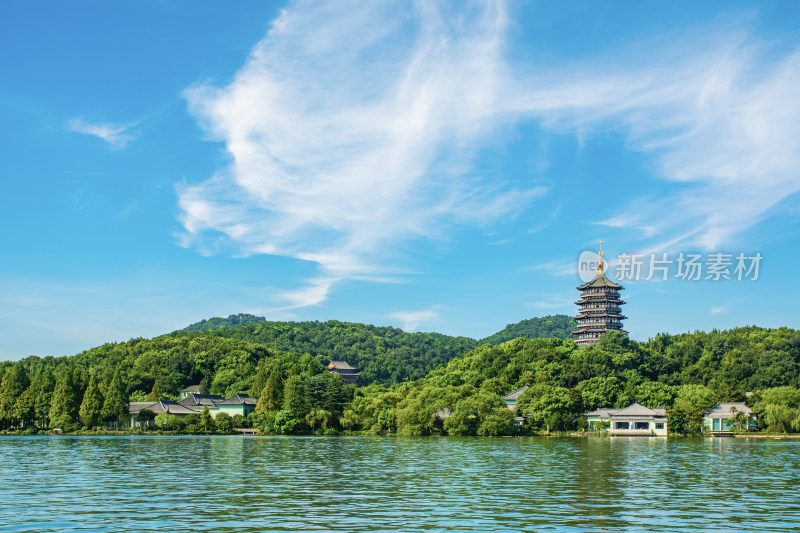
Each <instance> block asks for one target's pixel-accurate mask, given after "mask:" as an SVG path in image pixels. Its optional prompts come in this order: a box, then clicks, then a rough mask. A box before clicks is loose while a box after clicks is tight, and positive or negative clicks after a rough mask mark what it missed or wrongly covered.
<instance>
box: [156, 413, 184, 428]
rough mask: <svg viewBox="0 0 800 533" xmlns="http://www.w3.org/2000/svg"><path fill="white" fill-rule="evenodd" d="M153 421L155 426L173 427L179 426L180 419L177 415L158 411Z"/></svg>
mask: <svg viewBox="0 0 800 533" xmlns="http://www.w3.org/2000/svg"><path fill="white" fill-rule="evenodd" d="M153 421H154V422H155V425H156V427H158V428H161V429H173V428H175V427H177V426H180V422H179V421H180V419H179V418H178V417H177V416H175V415H171V414H169V413H158V414H157V415H156V417H155V418H154V419H153Z"/></svg>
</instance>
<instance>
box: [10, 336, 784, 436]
mask: <svg viewBox="0 0 800 533" xmlns="http://www.w3.org/2000/svg"><path fill="white" fill-rule="evenodd" d="M330 359H342V360H345V361H348V362H349V363H350V364H352V365H353V366H357V367H358V368H359V369H360V370H361V372H362V378H363V379H362V383H365V384H367V385H366V386H363V387H360V388H357V389H355V390H352V389H350V388H349V387H347V386H346V385H345V384H344V381H342V380H341V379H339V378H337V377H335V376H332V375H331V374H329V373H328V372H327V371H326V370H325V368H324V364H325V363H327V362H328V361H329V360H330ZM334 378H335V379H334ZM200 382H202V383H203V385H204V386H205V388H207V389H209V391H210V392H211V393H216V394H220V395H223V396H230V395H232V394H234V393H247V394H251V395H253V396H259V397H260V398H262V400H264V401H263V402H262V403H261V404H260V407H259V413H260V414H259V417H257V420H256V422H257V424H259V425H260V427H262V428H263V429H264V430H265V431H268V432H279V433H285V432H292V431H296V430H301V429H302V430H314V429H317V430H325V429H330V430H335V429H351V430H361V431H370V432H375V433H387V432H388V433H392V432H397V433H401V434H430V433H444V434H452V435H461V434H484V435H493V434H507V433H509V432H512V431H513V426H512V424H511V418H510V417H511V412H510V411H508V410H507V409H498V408H499V407H502V406H503V404H502V402H501V401H500V396H501V395H503V394H505V393H508V392H511V391H513V390H515V389H517V388H519V387H521V386H523V385H530V388H529V389H528V390H527V391H526V392H525V394H523V395H522V397H520V399H519V401H518V406H519V408H520V411H521V413H522V414H523V415H525V416H527V417H528V420H529V421H530V427H532V428H533V429H546V428H549V429H572V428H576V427H579V426H580V423H581V413H583V412H586V411H588V410H592V409H595V408H597V407H606V406H616V407H621V406H625V405H628V404H630V403H631V402H633V401H638V402H640V403H642V404H644V405H647V406H650V407H666V408H667V409H668V413H669V418H670V420H669V427H670V429H671V430H672V431H678V432H696V431H699V427H700V417H701V414H702V411H703V409H706V408H708V407H710V406H712V405H714V404H715V403H716V402H717V401H741V400H743V399H744V398H745V392H748V391H752V392H753V395H752V396H750V397H749V400H748V401H750V402H751V403H753V405H755V403H756V402H757V401H758V400H763V401H761V403H759V404H758V407H757V409H758V413H759V423H760V424H762V425H763V426H764V427H766V428H770V429H772V430H775V431H800V332H798V331H797V330H793V329H788V328H779V329H765V328H758V327H745V328H736V329H732V330H729V331H716V330H715V331H711V332H694V333H685V334H680V335H658V336H657V337H655V338H654V339H651V340H649V341H647V342H645V343H640V342H636V341H632V340H630V339H628V338H627V337H626V336H625V335H624V334H621V333H619V332H610V333H607V334H606V335H604V336H603V337H602V338H601V339H600V343H599V344H598V345H596V346H588V347H584V348H580V347H578V346H577V345H576V344H575V343H574V342H572V340H569V339H568V340H562V339H557V338H539V339H526V338H517V339H515V340H512V341H508V342H505V343H501V344H499V345H491V344H482V345H480V346H477V342H476V341H474V340H472V339H466V338H462V337H448V336H446V335H440V334H436V333H406V332H404V331H401V330H399V329H396V328H381V327H374V326H366V325H363V324H352V323H344V322H337V321H329V322H261V323H258V324H245V325H239V326H235V327H228V328H221V329H210V330H205V331H178V332H174V333H171V334H168V335H162V336H160V337H156V338H153V339H132V340H130V341H128V342H124V343H111V344H105V345H103V346H98V347H96V348H92V349H90V350H87V351H85V352H82V353H80V354H77V355H75V356H71V357H61V358H54V357H45V358H39V357H28V358H26V359H23V360H22V361H19V362H16V363H12V362H0V430H2V429H5V428H9V427H11V428H14V427H20V426H22V427H29V426H31V425H32V424H40V425H41V424H43V423H44V421H45V419H49V420H51V424H50V425H51V427H54V426H57V427H64V428H70V427H76V425H77V426H78V427H80V425H84V426H87V427H91V426H92V425H97V424H99V423H102V422H104V421H108V420H115V419H117V418H118V417H119V416H120V415H124V413H125V412H126V411H125V409H126V405H127V402H128V401H143V400H156V399H159V398H169V397H174V395H175V394H177V392H178V391H179V390H180V389H181V388H183V387H184V386H186V385H189V384H195V383H200Z"/></svg>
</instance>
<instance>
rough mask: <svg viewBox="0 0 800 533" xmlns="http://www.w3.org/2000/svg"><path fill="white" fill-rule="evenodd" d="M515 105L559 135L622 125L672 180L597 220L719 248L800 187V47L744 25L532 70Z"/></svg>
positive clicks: (729, 25)
mask: <svg viewBox="0 0 800 533" xmlns="http://www.w3.org/2000/svg"><path fill="white" fill-rule="evenodd" d="M526 86H538V87H543V88H542V89H539V90H535V91H527V90H525V89H524V87H522V88H515V89H512V94H513V98H514V99H515V102H514V104H513V109H514V110H515V111H517V112H519V113H529V114H530V115H531V116H532V117H534V118H536V119H537V120H541V121H542V122H543V124H544V125H545V126H546V127H548V128H551V129H553V130H555V131H561V132H564V131H572V132H575V133H578V132H580V133H581V134H582V135H592V134H593V133H595V132H608V131H615V132H618V133H619V134H621V135H624V136H625V138H626V139H627V146H628V147H629V148H630V149H632V150H638V151H641V152H645V153H648V154H651V155H652V157H653V158H654V161H655V162H656V164H657V169H658V175H656V176H654V177H655V178H661V179H665V180H667V181H669V182H672V183H674V186H673V188H672V191H673V192H672V193H670V194H668V195H666V196H664V197H662V198H658V199H653V198H646V197H645V198H636V199H635V200H634V202H632V203H631V204H630V205H626V206H624V209H623V210H622V211H621V212H620V213H618V214H617V215H614V216H612V217H611V218H609V219H607V220H603V221H600V222H601V223H603V224H606V225H608V226H613V227H625V228H633V229H636V230H639V231H640V233H641V236H642V238H644V239H648V238H653V237H656V238H659V239H662V240H665V241H674V240H675V237H676V236H680V237H681V238H680V240H681V241H682V243H684V244H686V243H689V244H693V245H697V246H701V247H703V248H706V249H714V248H717V247H720V246H722V245H723V244H724V243H726V242H730V240H731V238H733V237H734V236H735V235H737V234H738V233H740V232H741V231H742V230H744V229H746V228H748V227H750V226H752V225H753V224H755V223H757V222H759V221H761V220H762V219H763V218H764V217H765V216H766V215H767V213H768V212H769V210H770V209H771V208H772V207H773V206H774V205H775V204H777V203H778V202H780V201H781V200H782V199H784V198H787V197H788V196H789V195H791V194H794V193H796V192H797V191H798V190H800V179H798V168H800V100H798V98H797V97H796V92H797V87H800V50H798V49H794V50H792V51H790V52H789V53H781V52H776V51H774V50H772V49H770V48H769V46H768V45H767V43H765V42H762V41H760V40H759V39H758V38H757V37H756V36H755V35H752V34H751V33H749V32H748V31H747V30H746V28H745V26H744V25H743V24H740V23H730V22H726V23H725V24H722V23H720V24H719V25H711V26H710V27H706V28H701V29H698V30H693V31H692V32H687V33H685V34H670V35H665V36H661V37H658V38H657V37H654V38H652V39H651V40H650V41H648V42H640V43H635V45H633V46H631V47H630V48H625V49H621V50H616V51H610V52H608V53H606V54H605V55H603V56H601V57H594V58H590V60H589V61H584V60H578V61H576V62H575V63H574V64H569V65H566V67H564V68H563V69H553V70H551V71H549V72H547V73H546V74H544V75H541V76H536V75H533V76H531V77H530V78H529V79H528V80H527V82H526Z"/></svg>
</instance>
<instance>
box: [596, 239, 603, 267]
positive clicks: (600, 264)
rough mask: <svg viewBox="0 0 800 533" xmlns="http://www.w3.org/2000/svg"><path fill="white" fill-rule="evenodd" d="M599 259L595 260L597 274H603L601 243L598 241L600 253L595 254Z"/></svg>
mask: <svg viewBox="0 0 800 533" xmlns="http://www.w3.org/2000/svg"><path fill="white" fill-rule="evenodd" d="M597 255H598V256H600V258H599V259H598V260H597V273H598V274H602V273H603V241H600V252H598V254H597Z"/></svg>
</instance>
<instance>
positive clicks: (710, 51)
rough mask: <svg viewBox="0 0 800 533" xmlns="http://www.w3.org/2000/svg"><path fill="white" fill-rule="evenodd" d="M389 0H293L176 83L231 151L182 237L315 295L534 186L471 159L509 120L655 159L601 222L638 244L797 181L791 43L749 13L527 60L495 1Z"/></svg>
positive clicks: (773, 198)
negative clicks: (211, 71) (233, 52)
mask: <svg viewBox="0 0 800 533" xmlns="http://www.w3.org/2000/svg"><path fill="white" fill-rule="evenodd" d="M403 6H405V7H400V8H398V6H397V4H396V3H394V2H379V1H376V2H361V3H352V2H304V1H299V2H297V3H295V4H293V5H292V6H291V7H290V8H288V9H286V10H284V11H283V12H282V14H281V15H280V16H279V17H278V18H277V19H276V20H275V21H274V23H273V24H272V26H271V27H270V29H269V31H268V33H267V35H266V36H265V37H264V39H263V40H262V41H261V42H260V43H258V44H257V45H256V46H255V48H254V49H253V50H252V53H251V55H250V57H249V59H248V60H247V62H246V64H245V65H244V66H243V67H242V69H241V70H240V71H239V72H238V73H237V74H236V76H235V77H234V79H233V80H232V81H231V82H230V83H229V84H227V85H224V86H217V85H214V84H211V83H208V84H201V85H197V86H195V87H192V88H189V89H188V90H186V92H185V97H186V99H187V101H188V103H189V108H190V111H191V113H192V114H193V115H194V116H195V117H196V118H197V119H198V121H199V122H200V123H201V125H202V126H203V127H204V128H205V130H206V131H207V132H208V134H209V135H210V137H211V138H213V139H215V140H219V141H221V142H223V143H224V144H225V146H226V148H227V150H228V153H229V155H230V164H229V165H228V166H227V167H226V168H223V169H220V170H219V171H218V172H217V173H216V174H215V175H214V176H213V177H211V178H209V179H208V180H207V181H205V182H202V183H199V184H192V185H187V184H181V185H179V186H178V188H177V192H178V196H179V206H180V209H181V215H180V220H181V222H182V224H183V226H184V229H185V233H184V234H183V235H182V239H181V242H182V244H183V245H185V246H195V247H197V248H198V249H200V250H204V251H206V252H209V251H213V250H215V249H217V247H219V246H220V242H221V241H222V242H224V243H225V244H226V245H232V246H235V247H236V248H237V249H238V250H239V252H240V253H243V254H256V253H265V254H277V255H285V256H290V257H294V258H298V259H303V260H307V261H313V262H315V263H316V264H318V265H319V273H318V276H317V277H316V278H313V279H309V280H308V284H307V285H306V286H305V287H301V288H299V289H296V290H293V291H291V292H287V293H285V294H284V295H283V298H284V300H285V301H286V303H287V304H288V306H289V307H294V306H297V307H300V306H306V305H314V304H319V303H321V302H323V301H324V300H325V299H326V298H327V297H328V295H329V294H330V292H331V290H332V288H333V287H334V285H335V284H336V283H337V282H339V281H341V280H344V279H375V278H377V277H380V276H383V277H385V276H386V275H387V273H390V272H391V271H392V269H395V271H398V269H401V267H398V266H394V265H398V264H401V262H400V261H397V259H398V256H397V254H398V252H397V250H400V249H402V248H403V247H404V246H405V245H407V244H408V243H410V242H413V241H414V240H418V239H444V238H447V237H448V234H449V231H450V230H451V229H452V228H453V227H455V226H459V225H490V224H493V223H495V222H497V221H501V220H505V219H508V218H509V217H513V216H514V215H516V214H519V213H520V212H522V211H524V210H525V209H526V208H527V207H528V206H529V205H530V204H531V203H532V202H533V201H534V200H535V199H537V198H539V197H541V196H543V195H544V194H546V192H547V190H546V189H545V188H543V187H541V186H537V185H536V184H530V186H528V187H527V188H523V189H520V190H514V189H511V188H510V187H509V185H508V184H506V183H499V182H498V181H497V179H496V177H495V176H489V177H487V176H482V175H481V174H480V173H478V172H477V171H476V170H475V169H474V167H473V164H472V163H473V160H474V158H475V152H476V151H477V150H478V149H479V148H480V147H482V146H483V142H484V141H485V139H486V138H487V137H488V138H491V137H492V136H491V134H492V132H494V131H496V130H497V129H498V128H508V127H511V126H512V125H513V123H515V122H524V121H528V122H536V123H538V124H539V125H540V127H541V128H542V129H544V130H545V131H549V132H553V133H558V134H563V133H571V134H574V135H576V136H577V137H579V138H580V139H581V140H582V142H587V140H588V139H591V138H592V136H593V135H601V134H607V133H608V132H614V133H616V134H618V135H621V136H624V138H625V139H626V142H627V147H628V148H629V149H631V150H637V151H641V152H643V153H646V154H648V155H649V156H651V157H652V159H653V161H654V162H655V166H656V168H657V169H658V174H657V175H655V176H653V177H654V178H656V179H662V180H666V181H667V182H669V183H671V184H672V188H671V191H672V192H671V193H669V194H666V195H661V196H660V197H657V198H637V199H636V200H635V203H633V204H631V205H628V206H624V209H622V210H621V211H620V212H619V213H617V214H615V215H613V216H612V217H609V218H607V219H606V220H600V221H597V222H600V223H603V224H606V225H609V226H614V227H621V228H634V229H637V230H639V231H640V232H641V235H642V238H644V239H661V240H663V241H665V242H671V243H681V244H684V243H692V244H694V245H699V246H703V247H707V248H714V247H718V246H720V245H722V244H723V243H725V242H726V241H728V240H730V239H731V238H732V237H733V236H735V235H736V234H737V233H739V232H741V231H742V230H744V229H746V228H747V227H749V226H751V225H752V224H754V223H756V222H758V221H759V220H761V219H763V218H764V217H765V216H766V214H767V212H768V211H769V209H770V208H771V207H772V206H773V205H775V204H776V203H777V202H778V201H780V200H781V199H783V198H786V197H787V196H788V195H790V194H792V193H794V192H796V191H798V190H800V180H798V179H797V169H798V168H800V100H798V99H797V98H796V96H795V92H796V90H797V87H798V86H800V52H798V51H793V52H790V53H780V52H777V53H776V52H774V51H773V50H770V49H768V47H767V45H766V44H763V43H761V42H759V40H758V39H757V38H756V37H755V36H753V35H751V34H750V33H749V32H748V31H747V29H746V24H740V23H730V22H724V23H719V24H718V25H716V26H714V25H712V26H710V27H706V28H700V29H698V30H696V31H695V32H694V33H690V32H686V33H684V34H671V35H665V36H660V37H658V36H656V37H653V38H652V39H650V40H649V41H647V42H637V43H633V44H632V45H630V46H628V47H625V48H624V49H623V48H620V49H617V50H608V51H605V52H604V53H602V54H594V53H593V55H592V56H591V57H589V56H586V57H582V58H577V59H575V60H573V61H571V62H569V63H564V64H560V65H557V66H553V65H535V64H534V65H531V64H516V63H515V62H514V60H512V59H509V57H510V56H509V55H508V54H506V50H505V46H506V37H505V36H506V33H507V25H508V22H507V21H508V15H507V12H506V11H507V8H506V5H505V3H504V2H502V1H500V0H497V1H494V2H475V3H461V2H459V3H453V4H448V3H446V2H437V3H412V4H409V5H407V6H406V5H405V4H403ZM116 134H122V135H124V130H120V131H119V132H117V133H113V132H112V133H111V135H112V137H113V135H116ZM98 136H99V135H98ZM556 213H557V211H556ZM543 223H544V224H546V223H547V221H543ZM651 247H652V246H651ZM389 265H393V266H392V267H391V268H390V267H389ZM550 266H551V267H552V268H554V269H557V270H559V271H561V269H562V267H563V266H565V265H563V264H555V263H553V264H551V265H550ZM542 267H547V265H542ZM571 271H572V270H570V272H571Z"/></svg>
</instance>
